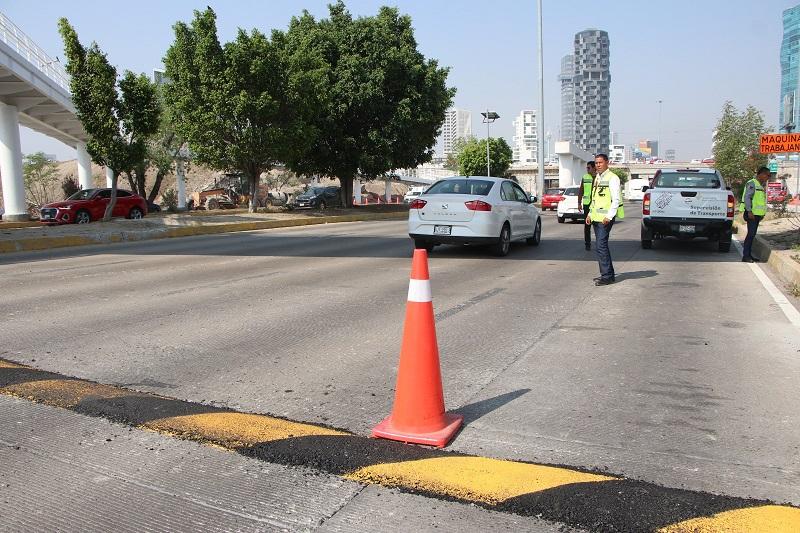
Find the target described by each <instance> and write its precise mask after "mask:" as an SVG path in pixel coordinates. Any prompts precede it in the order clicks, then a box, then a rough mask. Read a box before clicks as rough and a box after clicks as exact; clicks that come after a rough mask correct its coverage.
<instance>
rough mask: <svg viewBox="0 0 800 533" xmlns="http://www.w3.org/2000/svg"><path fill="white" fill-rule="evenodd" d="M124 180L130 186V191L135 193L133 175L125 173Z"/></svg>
mask: <svg viewBox="0 0 800 533" xmlns="http://www.w3.org/2000/svg"><path fill="white" fill-rule="evenodd" d="M125 178H126V179H127V180H128V185H130V186H131V190H132V191H133V192H136V180H135V179H133V175H132V174H131V173H130V171H128V172H125Z"/></svg>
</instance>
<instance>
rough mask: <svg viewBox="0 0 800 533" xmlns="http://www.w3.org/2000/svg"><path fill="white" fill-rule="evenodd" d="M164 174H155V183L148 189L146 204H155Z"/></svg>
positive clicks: (160, 172)
mask: <svg viewBox="0 0 800 533" xmlns="http://www.w3.org/2000/svg"><path fill="white" fill-rule="evenodd" d="M164 175H165V173H164V172H162V171H160V170H159V171H158V172H156V182H155V183H153V188H152V189H150V194H148V195H147V201H148V202H155V201H156V196H158V193H159V191H161V182H162V181H164Z"/></svg>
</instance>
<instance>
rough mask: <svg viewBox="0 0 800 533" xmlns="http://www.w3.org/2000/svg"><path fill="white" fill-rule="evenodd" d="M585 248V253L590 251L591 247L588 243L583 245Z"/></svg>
mask: <svg viewBox="0 0 800 533" xmlns="http://www.w3.org/2000/svg"><path fill="white" fill-rule="evenodd" d="M585 246H586V251H587V252H588V251H589V250H591V249H592V245H591V244H589V243H585Z"/></svg>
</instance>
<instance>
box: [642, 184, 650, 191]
mask: <svg viewBox="0 0 800 533" xmlns="http://www.w3.org/2000/svg"><path fill="white" fill-rule="evenodd" d="M649 188H650V187H648V186H647V185H643V186H642V192H647V189H649Z"/></svg>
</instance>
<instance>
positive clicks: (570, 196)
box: [556, 187, 586, 224]
mask: <svg viewBox="0 0 800 533" xmlns="http://www.w3.org/2000/svg"><path fill="white" fill-rule="evenodd" d="M578 189H579V188H578V187H567V188H566V189H565V190H564V196H563V198H564V199H563V200H561V201H560V202H558V211H556V212H557V213H558V223H559V224H563V223H564V221H565V220H566V219H570V220H586V215H584V214H583V206H580V205H578Z"/></svg>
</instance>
